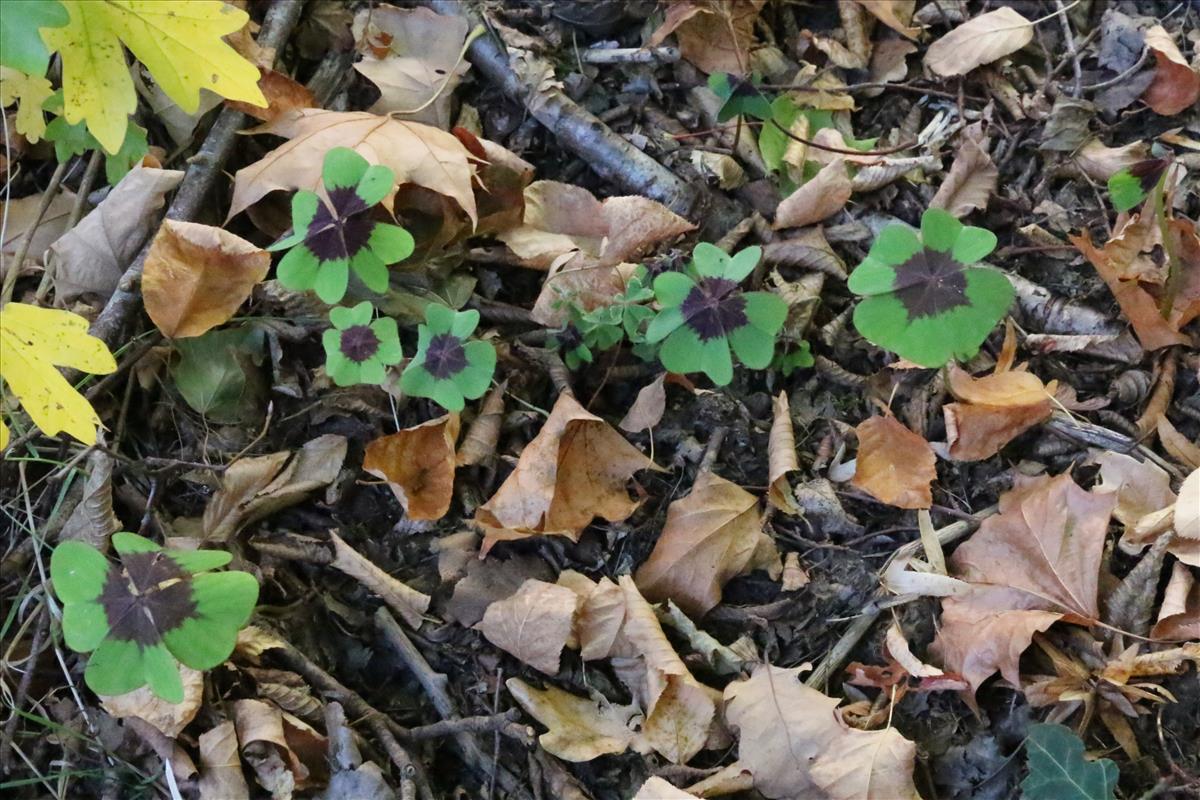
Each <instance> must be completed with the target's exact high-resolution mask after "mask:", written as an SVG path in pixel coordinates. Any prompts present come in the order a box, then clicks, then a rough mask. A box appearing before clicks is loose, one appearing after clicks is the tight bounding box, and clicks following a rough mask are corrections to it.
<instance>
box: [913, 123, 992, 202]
mask: <svg viewBox="0 0 1200 800" xmlns="http://www.w3.org/2000/svg"><path fill="white" fill-rule="evenodd" d="M999 177H1000V170H998V169H997V168H996V165H995V164H993V163H992V158H991V156H989V155H988V153H987V150H985V149H984V148H983V147H982V146H981V144H980V143H979V142H978V141H976V140H975V139H974V138H972V137H970V136H964V137H963V139H962V144H960V145H959V148H958V152H957V153H956V154H955V155H954V163H952V164H951V165H950V172H948V173H947V174H946V179H945V180H944V181H942V185H941V186H939V187H938V190H937V194H935V195H934V196H933V199H932V200H930V201H929V205H930V207H931V208H941V209H945V210H946V211H949V212H950V214H952V215H953V216H955V217H963V216H966V215H967V214H969V213H970V212H972V211H974V210H975V209H983V208H987V204H988V198H989V197H991V195H992V193H993V192H995V191H996V182H997V181H998V180H999Z"/></svg>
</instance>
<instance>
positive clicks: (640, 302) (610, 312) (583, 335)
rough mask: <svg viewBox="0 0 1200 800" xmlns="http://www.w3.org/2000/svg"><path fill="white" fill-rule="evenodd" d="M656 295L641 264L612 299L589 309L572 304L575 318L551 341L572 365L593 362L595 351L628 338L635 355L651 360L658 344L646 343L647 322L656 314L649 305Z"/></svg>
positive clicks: (555, 334) (571, 311)
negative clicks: (648, 345)
mask: <svg viewBox="0 0 1200 800" xmlns="http://www.w3.org/2000/svg"><path fill="white" fill-rule="evenodd" d="M653 299H654V291H653V290H652V289H651V288H650V286H649V285H648V283H647V273H646V268H645V267H638V268H637V270H636V271H635V272H634V273H633V275H631V276H630V277H629V280H628V281H627V282H626V284H625V288H624V290H623V291H622V292H621V293H620V294H618V295H617V296H616V297H614V298H612V301H611V302H609V303H605V304H604V305H601V306H598V307H596V308H592V309H588V310H586V311H585V310H584V309H582V308H580V307H579V306H577V305H572V306H571V307H570V316H571V321H570V322H568V323H567V324H566V325H565V326H563V327H562V328H561V329H559V330H557V331H555V332H554V333H552V334H551V336H550V342H549V343H550V345H551V346H552V347H554V348H556V349H558V350H559V351H560V352H561V353H562V355H563V361H564V362H565V363H566V365H567V367H568V368H569V369H577V368H579V366H581V365H582V364H585V363H586V364H590V363H591V362H592V352H593V351H597V352H604V351H605V350H609V349H611V348H613V347H615V346H617V345H618V344H620V343H621V342H622V341H626V340H627V341H629V343H630V344H632V345H633V351H634V354H635V355H637V356H639V357H641V358H644V359H646V360H650V359H652V358H653V357H654V348H647V347H646V326H647V324H649V322H650V320H651V319H652V318H653V317H654V310H653V309H651V308H650V307H649V305H648V303H649V302H650V301H651V300H653Z"/></svg>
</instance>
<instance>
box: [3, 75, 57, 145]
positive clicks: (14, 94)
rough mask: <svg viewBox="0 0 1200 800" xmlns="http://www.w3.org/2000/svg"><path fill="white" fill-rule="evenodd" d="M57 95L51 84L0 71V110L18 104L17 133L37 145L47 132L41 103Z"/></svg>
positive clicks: (42, 79)
mask: <svg viewBox="0 0 1200 800" xmlns="http://www.w3.org/2000/svg"><path fill="white" fill-rule="evenodd" d="M52 94H54V87H52V86H51V85H50V81H48V80H46V79H45V78H44V77H42V76H40V75H26V74H25V73H24V72H18V71H17V70H15V69H11V68H10V67H0V106H3V107H5V108H7V107H8V106H10V105H12V104H13V103H14V102H15V103H17V133H19V134H21V135H22V136H24V137H25V138H26V139H28V140H29V143H30V144H37V142H38V140H39V139H41V138H42V134H44V133H45V132H46V118H45V117H43V116H42V103H44V102H45V101H46V98H47V97H49V96H50V95H52Z"/></svg>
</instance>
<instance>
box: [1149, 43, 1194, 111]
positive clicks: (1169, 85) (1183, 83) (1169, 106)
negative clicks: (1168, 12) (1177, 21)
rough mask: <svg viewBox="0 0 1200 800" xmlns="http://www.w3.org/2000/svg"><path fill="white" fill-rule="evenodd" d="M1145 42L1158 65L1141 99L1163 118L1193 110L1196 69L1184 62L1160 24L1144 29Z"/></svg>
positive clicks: (1176, 47) (1185, 60) (1177, 48)
mask: <svg viewBox="0 0 1200 800" xmlns="http://www.w3.org/2000/svg"><path fill="white" fill-rule="evenodd" d="M1145 41H1146V47H1149V48H1150V50H1151V51H1153V53H1154V60H1155V61H1156V62H1157V65H1158V66H1157V69H1156V70H1155V72H1154V80H1153V81H1152V82H1151V83H1150V86H1149V87H1148V88H1147V89H1146V91H1145V93H1144V94H1143V95H1142V100H1144V101H1146V105H1148V106H1150V108H1151V109H1152V110H1153V111H1154V113H1156V114H1162V115H1163V116H1166V117H1170V116H1174V115H1175V114H1179V113H1182V112H1183V111H1186V110H1187V109H1189V108H1192V109H1194V108H1195V106H1196V101H1197V100H1200V72H1197V71H1196V70H1195V69H1193V68H1192V66H1191V65H1190V64H1188V62H1187V59H1186V58H1184V57H1183V54H1182V53H1180V52H1179V47H1178V46H1176V44H1175V41H1174V40H1173V39H1172V38H1171V35H1170V34H1169V33H1167V31H1166V29H1164V28H1163V26H1162V25H1155V26H1154V27H1152V28H1150V29H1149V30H1148V31H1146V39H1145Z"/></svg>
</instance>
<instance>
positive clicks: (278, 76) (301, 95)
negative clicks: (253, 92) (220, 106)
mask: <svg viewBox="0 0 1200 800" xmlns="http://www.w3.org/2000/svg"><path fill="white" fill-rule="evenodd" d="M272 60H274V59H272ZM258 72H259V76H258V88H259V89H260V90H262V93H263V97H265V98H266V99H267V106H266V108H262V107H260V106H255V105H251V104H250V103H246V102H243V101H240V100H238V101H234V102H231V103H230V104H229V105H230V106H232V107H233V108H236V109H237V110H238V111H241V112H242V113H243V114H248V115H250V116H251V117H254V118H255V119H257V120H260V121H262V122H270V121H271V120H273V119H275V118H276V117H279V116H280V115H282V114H286V113H288V112H289V111H296V110H297V109H301V108H315V107H316V106H317V99H316V98H315V97H314V96H313V93H312V92H311V91H309V88H308V87H307V86H305V85H304V84H303V83H300V82H299V81H297V80H296V79H295V78H289V77H288V76H287V75H284V74H283V73H282V72H276V71H275V70H273V69H271V68H270V67H269V66H263V65H261V64H260V65H259V67H258ZM193 125H194V123H193Z"/></svg>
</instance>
